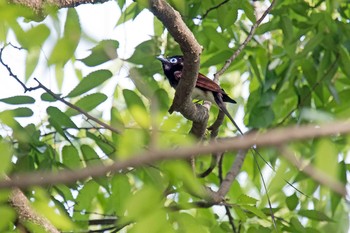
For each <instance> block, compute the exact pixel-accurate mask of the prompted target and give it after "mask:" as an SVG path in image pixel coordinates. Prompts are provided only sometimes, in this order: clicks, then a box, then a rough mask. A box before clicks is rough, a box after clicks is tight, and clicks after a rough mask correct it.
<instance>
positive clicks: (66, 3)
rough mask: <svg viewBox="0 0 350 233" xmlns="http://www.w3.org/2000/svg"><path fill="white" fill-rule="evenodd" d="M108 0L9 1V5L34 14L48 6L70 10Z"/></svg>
mask: <svg viewBox="0 0 350 233" xmlns="http://www.w3.org/2000/svg"><path fill="white" fill-rule="evenodd" d="M107 1H109V0H11V1H10V2H11V3H14V4H18V5H22V6H26V7H29V8H31V9H33V10H34V11H35V12H38V13H39V12H42V11H43V9H45V8H46V7H48V6H51V7H52V6H54V7H57V8H71V7H76V6H79V5H82V4H96V3H104V2H107Z"/></svg>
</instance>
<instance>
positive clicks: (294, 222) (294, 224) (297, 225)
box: [290, 217, 306, 233]
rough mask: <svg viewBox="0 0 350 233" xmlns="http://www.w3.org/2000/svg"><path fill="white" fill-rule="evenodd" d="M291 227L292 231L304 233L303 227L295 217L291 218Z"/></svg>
mask: <svg viewBox="0 0 350 233" xmlns="http://www.w3.org/2000/svg"><path fill="white" fill-rule="evenodd" d="M290 223H291V226H292V227H293V228H294V229H293V231H295V232H301V233H306V229H305V227H304V226H303V225H302V224H301V223H300V221H299V220H298V219H297V218H296V217H292V218H291V220H290Z"/></svg>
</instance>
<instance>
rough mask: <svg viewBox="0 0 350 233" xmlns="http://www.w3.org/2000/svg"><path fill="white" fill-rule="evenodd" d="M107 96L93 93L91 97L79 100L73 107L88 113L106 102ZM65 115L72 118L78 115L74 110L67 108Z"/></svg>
mask: <svg viewBox="0 0 350 233" xmlns="http://www.w3.org/2000/svg"><path fill="white" fill-rule="evenodd" d="M106 99H107V96H106V95H105V94H102V93H93V94H91V95H87V96H84V97H83V98H81V99H80V100H78V101H77V102H76V103H74V105H75V106H76V107H79V108H81V109H82V110H84V111H86V112H89V111H91V110H93V109H95V108H96V107H97V106H98V105H100V104H101V103H103V102H104V101H106ZM66 114H67V115H68V116H74V115H77V114H79V112H78V111H77V110H75V109H72V108H69V109H68V110H67V111H66Z"/></svg>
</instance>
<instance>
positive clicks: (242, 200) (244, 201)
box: [237, 194, 258, 205]
mask: <svg viewBox="0 0 350 233" xmlns="http://www.w3.org/2000/svg"><path fill="white" fill-rule="evenodd" d="M257 201H258V200H257V199H255V198H253V197H250V196H247V195H245V194H241V195H240V196H239V197H238V199H237V204H240V205H242V204H246V205H250V204H252V205H255V204H256V203H257Z"/></svg>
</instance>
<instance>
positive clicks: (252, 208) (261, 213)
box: [240, 205, 266, 219]
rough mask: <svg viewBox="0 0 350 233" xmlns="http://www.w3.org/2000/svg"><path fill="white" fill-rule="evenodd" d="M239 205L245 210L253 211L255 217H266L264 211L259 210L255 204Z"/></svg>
mask: <svg viewBox="0 0 350 233" xmlns="http://www.w3.org/2000/svg"><path fill="white" fill-rule="evenodd" d="M240 206H241V208H242V209H246V210H248V211H250V212H251V213H253V214H254V215H256V216H257V217H259V218H262V219H266V215H265V214H264V212H262V211H261V210H259V209H258V208H256V207H255V206H251V205H240Z"/></svg>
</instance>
